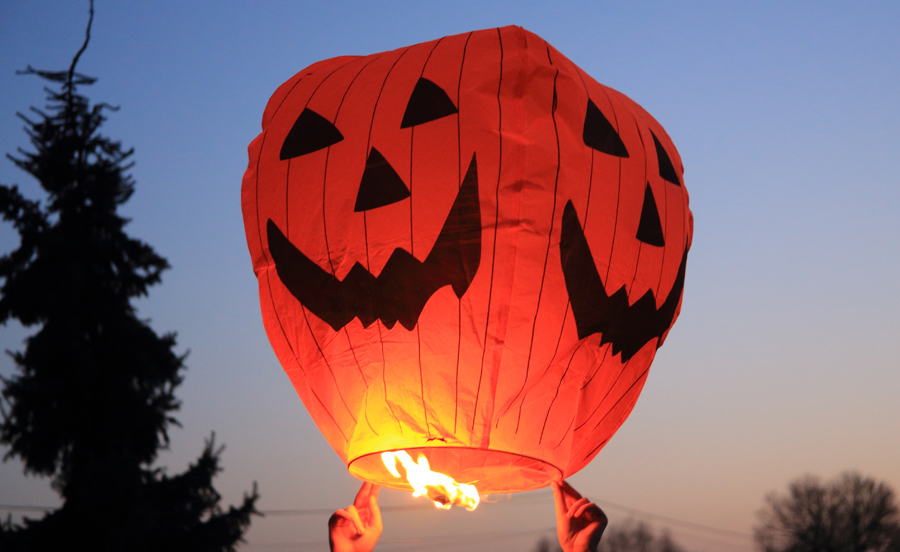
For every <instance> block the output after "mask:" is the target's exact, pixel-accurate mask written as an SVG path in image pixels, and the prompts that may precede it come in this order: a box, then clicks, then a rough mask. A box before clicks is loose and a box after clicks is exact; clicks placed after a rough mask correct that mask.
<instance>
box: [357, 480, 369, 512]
mask: <svg viewBox="0 0 900 552" xmlns="http://www.w3.org/2000/svg"><path fill="white" fill-rule="evenodd" d="M371 489H372V484H371V483H369V482H368V481H364V482H363V484H362V487H360V488H359V492H358V493H356V498H354V499H353V505H354V506H356V507H357V508H362V507H363V506H365V505H366V504H367V503H368V502H369V491H371Z"/></svg>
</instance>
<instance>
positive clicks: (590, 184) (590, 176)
mask: <svg viewBox="0 0 900 552" xmlns="http://www.w3.org/2000/svg"><path fill="white" fill-rule="evenodd" d="M544 45H545V46H546V47H547V59H549V60H550V63H551V64H552V63H553V60H552V59H550V45H549V44H548V43H547V42H546V41H544ZM564 59H565V58H564ZM572 66H573V69H574V72H575V74H576V75H578V78H579V80H581V87H582V88H583V89H584V94H585V96H586V97H587V98H588V99H590V97H591V94H590V92H589V91H588V89H587V84H586V83H585V82H584V77H583V76H582V75H581V71H580V70H579V69H578V67H577V66H575V64H572ZM585 105H587V104H585ZM588 151H589V152H590V153H591V165H590V169H589V172H588V189H587V201H586V202H585V206H584V225H583V226H582V231H584V230H586V229H587V216H588V210H589V209H590V206H591V191H592V189H593V184H594V149H593V148H588ZM570 305H571V301H568V300H567V301H566V309H565V312H564V313H563V323H562V325H561V326H560V329H559V337H557V339H556V348H555V349H554V350H553V356H552V357H551V358H550V362H549V363H548V364H547V368H545V369H544V374H546V373H547V371H549V370H550V367H551V366H552V365H553V361H554V360H556V355H557V353H558V352H559V345H560V343H562V336H563V333H564V332H565V329H566V321H567V317H568V315H569V306H570ZM581 343H582V342H581V341H580V342H579V344H578V346H577V347H576V349H575V351H574V352H572V356H571V357H569V364H571V363H572V358H574V357H575V353H576V352H577V351H578V349H579V348H580V347H581ZM607 350H608V349H607ZM604 358H605V356H604ZM598 370H599V366H598ZM566 371H568V365H567V366H566ZM594 373H595V374H596V371H595V372H594ZM541 377H543V375H541ZM563 377H565V375H563ZM560 381H562V380H560ZM581 389H584V386H582V387H581ZM579 390H580V389H579ZM558 391H559V388H557V392H558ZM526 396H527V393H526ZM555 400H556V399H555V398H554V401H555ZM578 400H579V401H580V400H581V398H580V397H579V399H578ZM522 402H523V404H524V402H525V399H522ZM551 408H553V401H551V402H550V406H549V407H548V408H547V414H548V416H549V413H550V409H551ZM519 414H520V415H521V407H520V412H519ZM577 415H578V409H577V408H576V409H575V416H577ZM574 422H575V418H574V417H573V418H572V422H571V423H570V424H569V425H570V426H571V424H572V423H574ZM545 424H546V421H545ZM541 433H542V434H543V430H541ZM560 444H562V441H560ZM558 446H559V445H557V447H558Z"/></svg>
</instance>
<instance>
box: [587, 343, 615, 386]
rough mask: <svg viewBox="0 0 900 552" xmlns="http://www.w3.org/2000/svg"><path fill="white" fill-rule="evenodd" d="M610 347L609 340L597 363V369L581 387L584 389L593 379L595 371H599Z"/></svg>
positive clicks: (595, 374)
mask: <svg viewBox="0 0 900 552" xmlns="http://www.w3.org/2000/svg"><path fill="white" fill-rule="evenodd" d="M601 347H602V345H601ZM610 349H612V343H611V342H610V343H607V344H606V351H604V352H603V358H602V359H600V364H598V365H597V369H596V370H594V373H593V374H591V377H590V379H588V380H587V382H586V383H585V384H584V385H582V386H581V389H584V388H585V387H587V386H588V385H590V384H591V382H592V381H594V378H595V377H596V376H597V372H599V371H600V367H601V366H603V363H604V362H606V356H607V355H608V354H609V350H610Z"/></svg>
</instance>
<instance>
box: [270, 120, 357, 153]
mask: <svg viewBox="0 0 900 552" xmlns="http://www.w3.org/2000/svg"><path fill="white" fill-rule="evenodd" d="M343 139H344V135H343V134H341V132H340V131H339V130H338V129H337V127H335V126H334V125H333V124H331V121H329V120H328V119H326V118H325V117H322V116H321V115H319V114H318V113H316V112H315V111H313V110H312V109H309V108H304V109H303V113H301V114H300V116H299V117H297V120H296V121H294V126H293V127H291V131H290V132H288V135H287V138H285V139H284V144H282V145H281V155H280V156H279V159H281V160H282V161H284V160H285V159H291V158H293V157H300V156H301V155H306V154H307V153H312V152H314V151H319V150H320V149H325V148H327V147H328V146H333V145H334V144H337V143H338V142H340V141H341V140H343Z"/></svg>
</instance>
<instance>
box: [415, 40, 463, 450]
mask: <svg viewBox="0 0 900 552" xmlns="http://www.w3.org/2000/svg"><path fill="white" fill-rule="evenodd" d="M442 40H444V39H443V38H440V39H438V41H437V42H435V43H434V46H432V47H431V51H429V52H428V57H426V58H425V63H423V64H422V71H421V72H420V73H419V79H421V78H422V77H423V75H425V68H426V67H428V60H430V59H431V54H433V53H434V51H435V50H436V49H437V47H438V44H440V43H441V41H442ZM417 84H418V83H417ZM457 111H459V110H458V109H457ZM415 141H416V125H413V126H412V128H411V129H410V130H409V253H410V255H412V256H413V258H415V256H416V254H415V244H416V241H415V237H414V236H413V195H412V187H413V161H414V160H415V158H414V157H413V147H414V146H415ZM426 258H427V257H426ZM426 303H427V301H426ZM423 307H424V306H423ZM419 314H420V316H421V313H419ZM414 329H415V330H416V360H417V361H418V363H419V392H420V393H421V394H422V413H423V414H425V433H426V434H427V435H428V439H429V440H431V424H429V423H428V407H427V406H426V405H425V374H423V373H422V338H421V333H420V331H419V323H418V320H417V321H416V325H415V327H414Z"/></svg>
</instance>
